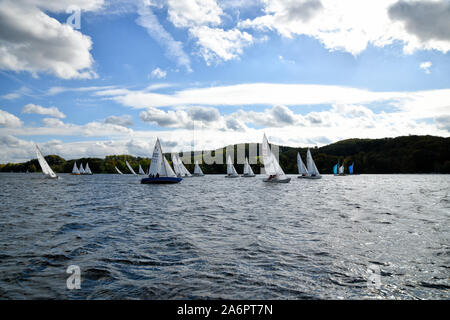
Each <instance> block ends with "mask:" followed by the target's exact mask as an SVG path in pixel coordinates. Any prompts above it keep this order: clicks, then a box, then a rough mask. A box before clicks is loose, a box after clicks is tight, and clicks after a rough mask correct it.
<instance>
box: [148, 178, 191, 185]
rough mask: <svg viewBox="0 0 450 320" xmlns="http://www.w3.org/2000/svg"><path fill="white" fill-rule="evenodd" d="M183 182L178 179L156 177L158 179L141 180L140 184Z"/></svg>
mask: <svg viewBox="0 0 450 320" xmlns="http://www.w3.org/2000/svg"><path fill="white" fill-rule="evenodd" d="M181 180H183V179H182V178H178V177H158V178H156V177H155V178H150V177H149V178H143V179H141V183H142V184H174V183H179V182H181Z"/></svg>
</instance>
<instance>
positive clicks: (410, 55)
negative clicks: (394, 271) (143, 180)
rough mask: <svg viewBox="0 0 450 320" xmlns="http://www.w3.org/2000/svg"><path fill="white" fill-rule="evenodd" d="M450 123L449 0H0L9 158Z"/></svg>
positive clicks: (2, 100) (299, 138) (428, 129)
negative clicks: (37, 148)
mask: <svg viewBox="0 0 450 320" xmlns="http://www.w3.org/2000/svg"><path fill="white" fill-rule="evenodd" d="M449 132H450V1H448V0H439V1H438V0H415V1H398V0H377V1H373V0H340V1H335V0H245V1H244V0H124V1H119V0H72V1H69V0H61V1H45V0H0V163H7V162H22V161H27V160H30V159H33V158H35V157H36V156H35V151H34V144H35V143H37V144H38V145H39V146H40V148H41V150H42V151H43V153H44V154H58V155H60V156H62V157H63V158H65V159H74V158H80V157H100V158H103V157H104V156H106V155H113V154H131V155H134V156H141V157H150V156H151V153H152V150H153V147H154V143H155V140H156V137H159V138H160V139H161V144H162V148H163V151H164V152H181V151H189V150H192V148H195V150H201V149H204V150H209V149H215V148H221V147H224V146H227V145H230V144H234V143H248V142H261V141H262V137H263V133H266V135H267V136H268V138H269V141H270V142H273V143H276V144H281V145H287V146H293V147H306V146H310V147H313V146H322V145H326V144H329V143H333V142H336V141H339V140H342V139H347V138H383V137H396V136H403V135H426V134H429V135H437V136H444V137H448V136H449Z"/></svg>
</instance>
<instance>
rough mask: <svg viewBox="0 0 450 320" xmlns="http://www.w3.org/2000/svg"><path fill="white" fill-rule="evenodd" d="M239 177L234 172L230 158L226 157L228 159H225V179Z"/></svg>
mask: <svg viewBox="0 0 450 320" xmlns="http://www.w3.org/2000/svg"><path fill="white" fill-rule="evenodd" d="M238 177H239V175H238V173H237V171H236V169H235V168H234V165H233V162H232V161H231V156H230V155H228V159H227V175H226V176H225V178H238Z"/></svg>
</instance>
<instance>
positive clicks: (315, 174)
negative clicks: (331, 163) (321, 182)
mask: <svg viewBox="0 0 450 320" xmlns="http://www.w3.org/2000/svg"><path fill="white" fill-rule="evenodd" d="M306 166H307V168H306V170H308V174H307V175H306V176H305V179H320V178H322V176H321V175H320V173H319V170H317V167H316V164H315V163H314V160H313V158H312V156H311V151H310V150H309V148H308V152H307V153H306Z"/></svg>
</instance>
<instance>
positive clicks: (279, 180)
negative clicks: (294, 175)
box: [263, 178, 291, 183]
mask: <svg viewBox="0 0 450 320" xmlns="http://www.w3.org/2000/svg"><path fill="white" fill-rule="evenodd" d="M263 181H264V182H268V183H289V181H291V178H286V179H269V178H265V179H263Z"/></svg>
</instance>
